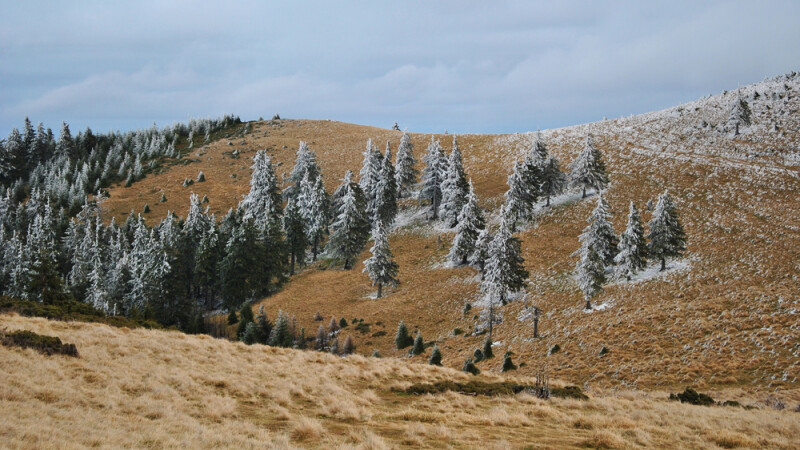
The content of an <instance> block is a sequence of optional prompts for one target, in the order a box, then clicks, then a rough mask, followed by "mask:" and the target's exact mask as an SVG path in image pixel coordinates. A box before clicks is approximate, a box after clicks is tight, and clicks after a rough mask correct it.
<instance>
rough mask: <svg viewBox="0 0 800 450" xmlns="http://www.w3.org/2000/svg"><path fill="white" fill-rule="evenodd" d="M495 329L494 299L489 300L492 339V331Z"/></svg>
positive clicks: (490, 334) (490, 336)
mask: <svg viewBox="0 0 800 450" xmlns="http://www.w3.org/2000/svg"><path fill="white" fill-rule="evenodd" d="M493 329H494V301H493V300H491V299H490V300H489V340H490V341H491V340H492V331H493Z"/></svg>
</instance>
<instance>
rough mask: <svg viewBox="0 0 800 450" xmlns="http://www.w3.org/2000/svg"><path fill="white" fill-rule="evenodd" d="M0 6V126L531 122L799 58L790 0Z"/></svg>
mask: <svg viewBox="0 0 800 450" xmlns="http://www.w3.org/2000/svg"><path fill="white" fill-rule="evenodd" d="M4 3H5V4H4V5H3V8H2V14H0V135H2V136H5V135H7V134H8V132H9V131H10V129H11V127H20V126H21V125H22V121H23V119H24V117H25V116H29V117H30V118H31V120H32V121H33V122H34V124H35V123H36V122H39V121H43V122H44V123H45V125H46V126H49V127H51V128H53V129H54V130H56V132H57V130H58V129H59V127H60V123H61V121H62V120H65V121H66V122H67V123H69V124H70V127H71V129H72V130H73V133H74V132H77V131H78V130H80V129H85V128H86V126H87V125H88V126H91V127H92V129H93V130H95V131H109V130H111V129H120V130H123V131H124V130H129V129H135V128H141V127H146V126H149V125H151V124H152V123H153V122H156V123H157V124H158V125H166V124H170V123H173V122H175V121H185V120H186V119H188V118H190V117H216V116H219V115H222V114H225V113H233V114H237V115H239V116H240V117H242V119H245V120H252V119H256V118H258V117H259V116H263V117H265V118H269V117H271V116H272V115H273V114H274V113H276V112H277V113H280V115H281V116H282V117H288V118H311V119H334V120H340V121H346V122H355V123H360V124H368V125H376V126H380V127H387V128H388V127H390V126H391V125H392V124H393V123H394V122H395V121H396V122H398V123H399V124H400V126H401V127H402V128H408V129H409V130H410V131H417V132H431V131H437V132H440V131H443V130H445V129H447V130H449V131H450V132H451V133H453V132H455V133H468V132H482V133H501V132H515V131H531V130H536V129H546V128H554V127H562V126H567V125H573V124H579V123H584V122H590V121H595V120H600V119H602V118H603V117H604V116H607V117H609V118H612V117H619V116H621V115H629V114H637V113H642V112H647V111H652V110H657V109H662V108H666V107H669V106H673V105H676V104H679V103H681V102H685V101H689V100H693V99H696V98H699V97H702V96H704V95H707V94H710V93H719V92H721V91H722V90H725V89H731V88H736V87H737V86H738V85H740V84H748V83H753V82H757V81H760V80H762V79H763V78H765V77H767V76H773V75H779V74H782V73H786V72H789V71H792V70H798V69H800V26H798V19H800V2H797V1H794V2H793V1H784V2H780V1H775V2H766V1H758V2H756V1H749V2H735V1H719V2H712V1H699V2H698V1H689V2H679V1H666V2H658V4H656V2H650V1H646V2H645V1H634V2H595V1H588V2H552V1H544V2H523V1H520V2H503V1H481V2H473V1H460V2H455V1H453V2H450V1H422V2H408V1H396V0H395V1H392V2H376V1H363V2H332V1H319V2H303V1H281V2H257V1H252V2H251V1H236V2H224V3H223V2H201V1H175V0H170V1H163V0H162V1H141V0H140V1H136V2H121V1H120V2H118V1H108V0H105V1H76V2H63V1H52V2H40V1H30V0H26V1H15V2H4ZM123 3H124V4H123ZM267 3H269V4H267ZM343 4H344V6H343Z"/></svg>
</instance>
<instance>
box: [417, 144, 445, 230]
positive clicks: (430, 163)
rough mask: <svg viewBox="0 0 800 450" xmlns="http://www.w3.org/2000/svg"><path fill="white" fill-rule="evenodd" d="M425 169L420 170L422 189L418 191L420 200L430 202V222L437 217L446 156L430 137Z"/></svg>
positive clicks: (439, 145)
mask: <svg viewBox="0 0 800 450" xmlns="http://www.w3.org/2000/svg"><path fill="white" fill-rule="evenodd" d="M423 160H424V161H425V169H423V170H422V189H421V190H420V191H419V199H420V200H428V201H430V202H431V216H430V218H431V219H432V220H435V219H437V218H438V217H439V205H440V204H441V202H442V181H443V179H444V177H443V173H442V170H443V168H444V167H446V165H447V164H446V156H445V154H444V151H443V150H442V146H441V144H439V141H434V140H433V136H431V143H430V144H428V149H427V150H426V151H425V156H424V158H423Z"/></svg>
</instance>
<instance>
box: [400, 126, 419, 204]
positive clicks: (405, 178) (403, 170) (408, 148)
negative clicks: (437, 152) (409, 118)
mask: <svg viewBox="0 0 800 450" xmlns="http://www.w3.org/2000/svg"><path fill="white" fill-rule="evenodd" d="M416 165H417V161H416V160H415V159H414V145H413V144H412V143H411V138H410V137H409V135H408V133H407V132H404V133H403V137H402V138H401V139H400V146H399V147H398V149H397V163H396V166H395V179H396V180H397V196H398V197H404V196H405V195H406V194H407V193H408V192H409V191H410V190H411V188H413V187H414V185H415V184H417V176H419V171H418V170H417V169H416V168H415V166H416Z"/></svg>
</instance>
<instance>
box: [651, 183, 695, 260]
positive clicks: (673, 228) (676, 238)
mask: <svg viewBox="0 0 800 450" xmlns="http://www.w3.org/2000/svg"><path fill="white" fill-rule="evenodd" d="M649 228H650V233H649V234H648V235H647V239H648V240H650V243H649V244H648V245H647V251H648V254H649V255H650V256H651V257H652V258H656V259H659V260H661V270H664V269H666V267H667V262H666V260H667V258H677V257H680V256H682V255H683V252H685V251H686V233H685V232H684V231H683V225H681V223H680V220H679V219H678V210H677V208H676V207H675V203H674V202H673V201H672V198H671V197H670V196H669V193H668V192H667V191H664V193H663V194H661V195H660V196H659V197H658V203H656V209H655V211H653V218H652V219H651V220H650V223H649Z"/></svg>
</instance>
